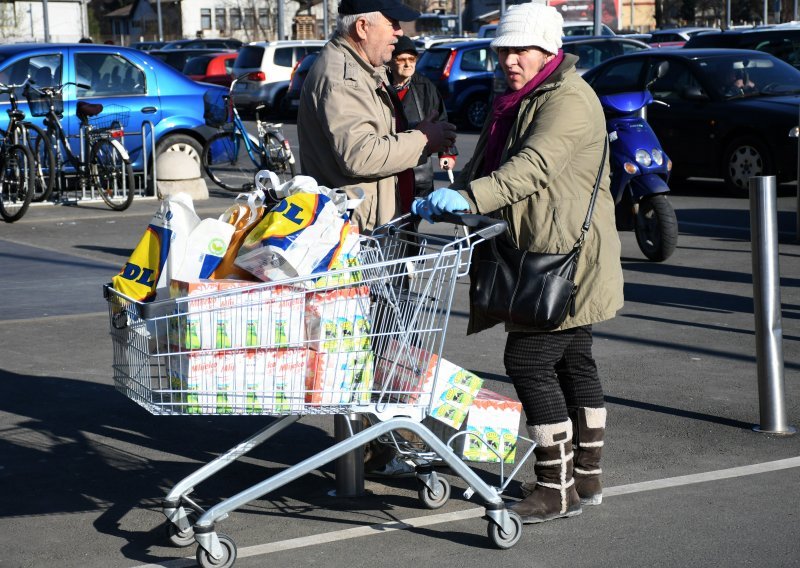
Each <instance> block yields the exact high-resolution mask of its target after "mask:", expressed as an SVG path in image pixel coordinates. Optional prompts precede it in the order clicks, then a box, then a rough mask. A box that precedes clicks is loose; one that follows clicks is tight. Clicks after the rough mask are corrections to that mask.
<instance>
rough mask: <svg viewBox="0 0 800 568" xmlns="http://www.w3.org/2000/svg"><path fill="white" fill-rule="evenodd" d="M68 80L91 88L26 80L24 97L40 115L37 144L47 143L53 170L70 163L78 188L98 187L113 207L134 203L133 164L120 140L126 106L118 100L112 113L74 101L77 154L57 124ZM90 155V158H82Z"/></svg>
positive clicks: (125, 120)
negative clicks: (40, 135) (42, 130)
mask: <svg viewBox="0 0 800 568" xmlns="http://www.w3.org/2000/svg"><path fill="white" fill-rule="evenodd" d="M68 85H75V86H76V87H80V88H83V89H90V88H91V87H90V86H89V85H83V84H79V83H74V82H68V83H64V84H63V85H60V86H53V87H41V88H39V87H36V86H35V85H33V84H32V83H29V84H28V86H27V88H26V89H25V97H26V98H27V99H28V106H29V108H30V111H31V115H32V116H43V117H45V119H44V124H45V127H46V129H47V130H46V132H45V137H44V138H40V139H39V140H38V141H37V149H36V151H37V155H38V153H39V145H41V144H49V145H50V147H51V148H53V150H54V152H55V161H56V167H55V171H57V172H61V173H62V174H63V173H64V166H65V165H70V166H71V167H72V168H74V171H75V175H76V176H77V177H78V183H79V188H80V189H81V191H85V190H87V189H88V190H90V192H91V193H92V194H94V192H95V191H96V192H97V193H99V194H100V197H101V198H102V199H103V201H104V202H105V203H106V205H108V206H109V207H110V208H111V209H113V210H115V211H124V210H125V209H127V208H128V207H130V205H131V203H132V202H133V194H134V183H133V166H132V165H131V161H130V156H129V155H128V152H127V151H126V150H125V146H123V144H122V142H121V141H120V140H121V139H122V137H123V135H124V127H125V126H126V125H127V122H128V118H129V116H130V111H129V110H128V109H127V108H125V107H122V106H120V105H109V107H112V106H113V107H117V108H115V109H114V111H113V112H106V113H105V114H101V113H103V105H101V104H94V103H89V102H86V101H77V103H76V104H77V107H76V112H75V116H77V117H78V120H79V121H80V134H79V135H78V137H79V138H80V151H79V152H78V154H77V155H76V154H75V153H74V152H73V151H72V149H71V148H70V145H69V142H68V140H67V139H68V136H67V134H66V133H65V132H64V127H63V126H62V124H61V116H62V115H63V113H64V101H63V97H62V91H63V90H64V87H66V86H68ZM86 156H88V159H86Z"/></svg>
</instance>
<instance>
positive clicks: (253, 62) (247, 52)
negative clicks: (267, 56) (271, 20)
mask: <svg viewBox="0 0 800 568" xmlns="http://www.w3.org/2000/svg"><path fill="white" fill-rule="evenodd" d="M263 57H264V48H263V47H259V46H256V45H247V46H245V47H243V48H242V49H240V50H239V55H237V56H236V64H235V65H234V66H235V67H239V68H240V69H241V68H248V67H261V59H262V58H263Z"/></svg>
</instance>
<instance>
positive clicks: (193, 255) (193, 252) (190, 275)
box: [172, 219, 235, 281]
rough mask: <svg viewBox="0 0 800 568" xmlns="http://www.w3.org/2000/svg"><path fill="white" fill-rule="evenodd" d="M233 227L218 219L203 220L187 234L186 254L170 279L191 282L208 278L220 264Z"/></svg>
mask: <svg viewBox="0 0 800 568" xmlns="http://www.w3.org/2000/svg"><path fill="white" fill-rule="evenodd" d="M234 230H235V227H234V226H233V225H231V224H230V223H226V222H225V221H222V220H220V219H203V220H202V221H200V223H198V224H197V226H196V227H195V228H194V229H192V232H191V233H189V239H188V242H187V243H186V252H185V253H184V255H183V262H181V264H180V268H178V270H177V271H174V272H173V273H172V279H177V280H183V281H192V280H198V279H202V278H209V277H210V276H211V274H212V273H213V272H214V271H215V270H216V268H217V267H218V266H219V264H220V262H222V259H223V257H224V256H225V253H226V252H227V250H228V245H229V244H230V242H231V237H233V233H234Z"/></svg>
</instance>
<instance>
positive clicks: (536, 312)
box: [470, 142, 608, 331]
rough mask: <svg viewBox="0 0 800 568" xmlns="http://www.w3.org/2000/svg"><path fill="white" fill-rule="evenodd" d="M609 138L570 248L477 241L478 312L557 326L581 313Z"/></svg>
mask: <svg viewBox="0 0 800 568" xmlns="http://www.w3.org/2000/svg"><path fill="white" fill-rule="evenodd" d="M607 147H608V146H607V142H606V145H604V146H603V158H602V160H601V162H600V170H599V171H598V172H597V180H596V181H595V184H594V191H592V196H591V198H590V200H589V210H588V211H587V213H586V219H585V220H584V222H583V226H582V227H581V234H580V236H579V237H578V240H577V241H576V242H575V245H574V246H573V247H572V250H571V251H570V252H568V253H566V254H550V253H536V252H530V251H527V250H520V249H518V248H516V247H514V246H513V245H512V244H511V243H510V242H509V241H508V239H507V238H506V237H505V236H501V237H498V238H496V239H489V240H487V241H485V242H483V243H480V244H479V245H478V246H476V247H475V250H474V251H473V257H472V265H471V266H470V282H471V284H470V301H471V304H472V309H473V310H474V312H475V315H476V316H479V317H480V316H482V317H483V318H484V319H489V320H495V321H497V322H508V323H513V324H518V325H524V326H526V327H530V328H533V329H535V330H537V331H552V330H554V329H556V328H558V327H559V326H560V325H561V324H562V323H564V320H565V319H566V317H567V314H569V315H571V316H574V315H575V294H576V292H577V290H578V287H577V286H576V285H575V272H576V270H577V267H578V259H579V258H580V253H581V248H582V247H583V242H584V240H585V239H586V233H587V232H588V230H589V225H590V224H591V221H592V213H593V211H594V204H595V201H596V200H597V193H598V191H599V188H600V178H601V177H602V175H603V168H604V166H605V162H606V151H607Z"/></svg>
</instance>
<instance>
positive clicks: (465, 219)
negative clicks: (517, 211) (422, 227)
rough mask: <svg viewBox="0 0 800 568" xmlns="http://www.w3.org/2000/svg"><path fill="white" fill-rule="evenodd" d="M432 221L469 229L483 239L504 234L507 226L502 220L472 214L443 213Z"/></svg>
mask: <svg viewBox="0 0 800 568" xmlns="http://www.w3.org/2000/svg"><path fill="white" fill-rule="evenodd" d="M433 220H434V221H436V222H439V221H443V222H445V223H452V224H453V225H461V226H463V227H469V228H470V229H473V233H474V234H476V235H478V236H479V237H482V238H484V239H493V238H494V237H496V236H498V235H501V234H502V233H505V232H506V229H507V228H508V224H507V223H506V222H505V221H503V220H502V219H495V218H494V217H487V216H486V215H475V214H474V213H448V212H446V211H445V212H443V213H442V214H441V215H435V216H434V217H433Z"/></svg>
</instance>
